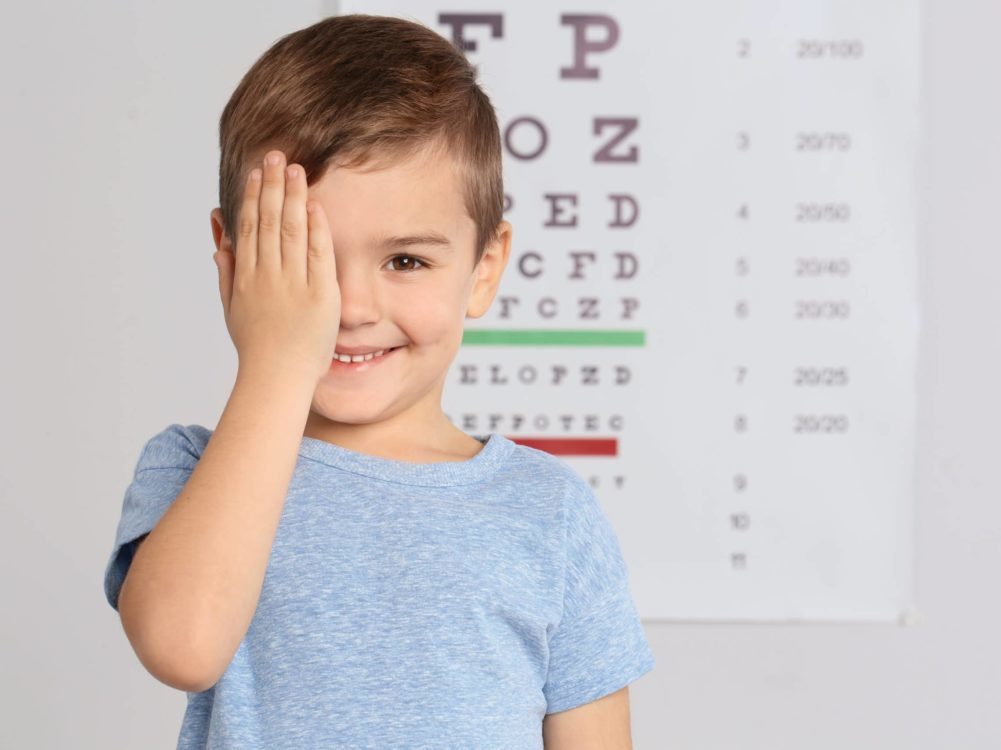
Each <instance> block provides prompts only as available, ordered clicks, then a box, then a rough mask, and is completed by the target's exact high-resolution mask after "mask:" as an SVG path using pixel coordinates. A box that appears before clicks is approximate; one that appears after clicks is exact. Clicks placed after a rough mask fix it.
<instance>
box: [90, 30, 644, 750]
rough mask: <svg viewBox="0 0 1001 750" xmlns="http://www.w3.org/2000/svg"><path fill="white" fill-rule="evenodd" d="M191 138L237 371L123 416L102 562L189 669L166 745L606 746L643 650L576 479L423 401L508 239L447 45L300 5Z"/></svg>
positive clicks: (541, 455) (618, 558)
mask: <svg viewBox="0 0 1001 750" xmlns="http://www.w3.org/2000/svg"><path fill="white" fill-rule="evenodd" d="M220 146H221V150H222V155H221V167H220V203H221V206H220V207H219V208H217V209H215V210H213V211H212V215H211V220H212V233H213V236H214V239H215V243H216V246H217V252H216V254H215V256H214V257H215V259H216V262H217V265H218V268H219V288H220V296H221V298H222V304H223V311H224V314H225V318H226V325H227V329H228V331H229V334H230V336H231V338H232V339H233V342H234V345H235V346H236V349H237V353H238V355H239V356H238V360H239V366H238V371H237V377H236V382H235V385H234V388H233V392H232V394H231V396H230V398H229V401H228V402H227V404H226V407H225V409H224V411H223V413H222V416H221V417H220V419H219V423H218V425H217V427H216V429H215V430H214V431H213V430H208V429H206V428H205V427H202V426H199V425H188V426H182V425H180V424H171V425H170V426H168V427H167V428H166V429H164V430H163V431H162V432H160V433H159V434H157V435H154V436H153V437H152V438H151V439H149V440H148V441H147V443H146V444H145V445H144V447H143V449H142V451H141V453H140V455H139V459H138V463H137V466H136V469H135V474H134V476H133V478H132V482H131V484H130V485H129V487H128V489H127V491H126V493H125V499H124V502H123V506H122V516H121V520H120V522H119V525H118V530H117V533H116V537H115V544H114V549H113V551H112V554H111V558H110V560H109V561H108V564H107V567H106V569H105V577H104V589H105V595H106V597H107V599H108V602H109V603H110V604H111V606H112V607H114V608H115V609H116V610H118V611H119V613H120V615H121V621H122V626H123V628H124V630H125V632H126V635H127V636H128V639H129V642H130V643H131V645H132V647H133V649H134V650H135V652H136V655H137V656H138V658H139V660H140V661H141V662H142V664H143V665H144V666H145V667H146V669H147V670H149V672H150V673H151V674H152V675H153V676H154V677H156V678H157V679H158V680H160V681H161V682H164V683H165V684H167V685H170V686H172V687H175V688H177V689H180V690H185V691H187V693H188V705H187V711H186V713H185V715H184V720H183V724H182V727H181V731H180V737H179V741H178V747H179V748H310V749H312V748H335V747H336V748H360V747H377V748H401V747H405V748H416V747H421V748H450V749H451V748H519V749H522V748H541V747H543V746H544V747H545V748H546V749H547V750H570V749H571V748H572V749H573V750H586V749H587V748H598V747H600V748H628V747H630V746H631V744H630V729H629V704H628V687H627V686H628V684H629V683H630V682H632V681H633V680H635V679H637V678H638V677H640V676H642V675H644V674H646V673H647V672H648V671H650V670H651V669H652V668H653V666H654V659H653V655H652V653H651V651H650V648H649V646H648V644H647V641H646V638H645V636H644V633H643V629H642V626H641V623H640V620H639V617H638V615H637V613H636V609H635V606H634V603H633V600H632V597H631V594H630V590H629V577H628V571H627V569H626V565H625V563H624V560H623V558H622V555H621V552H620V548H619V544H618V540H617V537H616V535H615V532H614V531H613V529H612V528H611V526H610V524H609V522H608V519H607V518H606V516H605V514H604V512H603V510H602V508H601V506H600V505H599V503H598V501H597V498H596V497H595V495H594V494H593V492H592V491H591V488H590V487H589V485H588V484H587V483H586V482H585V481H584V480H583V479H582V478H581V477H580V476H579V475H577V474H576V473H575V472H574V471H573V470H572V469H571V468H570V467H569V465H568V464H566V463H565V462H563V461H562V460H560V459H559V458H557V457H555V456H552V455H550V454H548V453H546V452H544V451H540V450H536V449H533V448H530V447H527V446H522V445H519V444H517V443H515V442H513V441H512V440H509V439H507V438H505V437H503V436H501V435H499V434H497V433H491V434H490V435H488V436H487V437H486V438H484V439H476V438H474V437H472V436H470V435H467V434H466V433H464V432H462V431H461V430H459V429H458V428H456V427H455V426H453V425H452V424H451V423H450V421H449V420H448V418H447V417H446V416H445V414H444V412H443V411H442V408H441V394H442V388H443V385H444V382H445V377H446V374H447V372H448V369H449V366H450V363H451V362H452V360H453V359H454V357H455V355H456V353H457V351H458V348H459V345H460V343H461V340H462V333H463V321H464V320H465V318H467V317H469V318H476V317H480V316H482V315H483V314H484V313H485V312H486V311H487V309H488V308H489V307H490V304H491V302H492V300H493V298H494V295H495V294H496V291H497V287H498V284H499V283H500V279H501V275H502V273H503V271H504V268H505V266H506V264H507V260H508V255H509V252H510V246H511V225H510V224H509V223H508V222H507V221H504V220H503V219H502V218H501V216H502V206H503V186H502V178H501V145H500V133H499V129H498V124H497V120H496V115H495V112H494V109H493V107H492V105H491V103H490V101H489V99H488V98H487V96H486V95H485V94H484V92H483V91H482V90H481V88H480V86H479V85H478V84H477V83H476V81H475V72H474V69H473V68H472V67H471V66H470V65H469V63H468V61H467V60H466V59H465V57H464V56H463V54H462V53H461V52H460V51H458V50H457V49H456V48H455V47H454V46H453V45H452V44H451V43H449V42H448V41H447V40H445V38H444V37H442V36H441V35H439V34H437V33H436V32H434V31H432V30H430V29H427V28H425V27H424V26H421V25H419V24H417V23H413V22H410V21H406V20H402V19H396V18H389V17H378V16H367V15H354V16H339V17H331V18H327V19H325V20H323V21H320V22H319V23H317V24H314V25H313V26H310V27H308V28H306V29H302V30H300V31H298V32H295V33H292V34H289V35H287V36H285V37H283V38H281V39H279V41H278V42H277V43H276V44H275V45H274V46H273V47H272V48H271V49H270V50H268V51H267V52H266V53H265V54H264V55H263V56H262V57H261V58H260V59H259V60H258V61H257V62H256V63H255V64H254V65H253V67H252V68H251V69H250V71H249V72H248V73H247V74H246V75H245V76H244V78H243V80H242V81H241V82H240V84H239V86H238V87H237V89H236V91H235V92H234V94H233V96H232V98H231V99H230V101H229V103H228V104H227V106H226V108H225V110H224V112H223V114H222V119H221V122H220ZM271 157H274V159H273V161H272V159H271ZM411 252H412V253H413V255H411V254H410V253H411ZM335 253H336V261H335ZM347 355H354V356H352V357H350V360H351V361H350V363H348V361H347V359H348V357H347Z"/></svg>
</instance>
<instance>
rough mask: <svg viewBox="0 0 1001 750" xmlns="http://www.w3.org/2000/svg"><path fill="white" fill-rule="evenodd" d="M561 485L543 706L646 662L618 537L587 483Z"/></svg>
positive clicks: (609, 685)
mask: <svg viewBox="0 0 1001 750" xmlns="http://www.w3.org/2000/svg"><path fill="white" fill-rule="evenodd" d="M576 479H577V480H578V481H576V482H575V483H574V487H575V489H574V490H573V491H571V492H568V493H567V497H566V501H565V502H566V505H565V513H564V519H565V532H566V541H565V550H566V552H565V564H566V569H565V570H566V572H565V576H564V579H565V580H564V591H563V613H562V617H561V619H560V621H559V623H558V625H557V626H556V627H555V628H554V629H553V630H552V631H551V632H550V634H549V672H548V676H547V679H546V683H545V685H544V686H543V693H544V694H545V696H546V701H547V703H548V706H547V709H546V713H547V714H551V713H556V712H557V711H566V710H568V709H571V708H575V707H577V706H581V705H583V704H585V703H590V702H591V701H595V700H597V699H599V698H602V697H604V696H606V695H609V694H610V693H614V692H615V691H617V690H620V689H621V688H623V687H625V686H626V685H628V684H629V683H630V682H632V681H634V680H636V679H637V678H639V677H641V676H643V675H644V674H646V673H647V672H649V671H650V670H652V669H653V667H654V664H655V662H654V658H653V652H652V651H651V650H650V644H649V643H648V642H647V639H646V634H645V633H644V631H643V625H642V623H641V621H640V618H639V613H638V612H637V611H636V605H635V603H634V602H633V598H632V594H631V593H630V590H629V571H628V569H627V567H626V563H625V560H624V559H623V557H622V551H621V549H620V548H619V541H618V538H617V536H616V534H615V531H614V530H613V529H612V525H611V523H610V522H609V520H608V518H607V516H606V515H605V513H604V511H603V509H602V508H601V505H600V504H599V502H598V499H597V497H596V496H595V494H594V492H593V491H592V490H591V486H590V485H589V484H588V483H587V482H586V481H585V480H584V479H583V478H581V477H579V476H578V477H577V478H576Z"/></svg>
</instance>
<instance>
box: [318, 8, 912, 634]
mask: <svg viewBox="0 0 1001 750" xmlns="http://www.w3.org/2000/svg"><path fill="white" fill-rule="evenodd" d="M505 5H508V6H509V7H507V8H505V9H503V10H501V9H499V6H497V5H496V4H491V3H484V2H463V3H459V4H457V5H456V4H447V5H443V4H439V3H435V2H422V1H418V2H379V1H377V0H372V1H367V2H341V3H334V4H328V7H327V8H326V9H325V10H326V11H327V12H328V13H329V14H332V13H334V12H339V13H370V14H376V15H393V16H400V17H403V18H409V19H412V20H416V21H419V22H421V23H423V24H425V25H427V26H429V27H431V28H433V29H435V30H437V31H438V32H439V33H441V34H442V35H443V36H444V37H446V38H448V39H450V40H452V41H454V42H455V43H456V44H457V45H458V46H460V48H462V49H463V50H464V51H465V53H466V55H467V57H468V58H469V59H470V61H471V62H472V63H473V64H475V65H476V66H477V69H478V71H479V80H480V83H481V85H482V86H483V88H484V90H485V91H486V93H487V94H488V95H489V96H490V97H491V100H492V101H493V103H494V106H495V108H496V110H497V114H498V119H499V123H500V128H501V134H502V137H503V141H504V178H505V193H506V200H505V218H506V219H508V221H510V222H511V223H512V225H513V228H514V231H513V242H512V249H511V256H510V260H509V262H508V266H507V270H506V271H505V276H504V279H503V281H502V282H501V286H500V289H499V291H498V294H497V297H496V298H495V300H494V303H493V306H492V307H491V309H490V311H489V312H488V313H487V314H486V315H484V316H483V317H482V318H477V319H468V320H467V326H466V334H465V336H464V338H463V345H462V348H461V349H460V351H459V354H458V355H457V357H456V360H455V362H454V363H453V365H452V369H451V370H450V372H449V379H448V381H447V383H446V386H445V395H444V404H443V406H444V409H445V411H446V413H447V414H448V415H449V418H450V419H451V420H452V421H453V422H454V423H455V424H456V425H458V426H459V427H461V428H462V429H463V430H465V431H466V432H468V433H470V434H473V435H478V436H482V435H485V434H487V433H489V432H491V431H495V432H499V433H501V434H503V435H505V436H507V437H509V438H510V439H512V440H514V441H516V442H521V443H524V444H526V445H531V446H533V447H537V448H540V449H542V450H546V451H549V452H551V453H553V454H555V455H558V456H560V458H562V459H563V460H565V461H566V462H567V463H569V464H570V465H571V466H572V467H573V468H574V469H575V470H577V471H578V472H579V473H580V474H581V475H582V476H584V477H585V478H586V479H587V480H588V481H589V482H590V484H591V486H592V488H593V489H594V491H595V493H596V494H597V496H598V497H599V499H600V501H601V504H602V507H603V508H604V509H605V511H606V513H607V515H608V517H609V519H610V520H611V522H612V524H613V526H614V528H615V530H616V533H617V535H618V538H619V541H620V544H621V547H622V550H623V555H624V556H625V558H626V562H627V564H628V566H629V570H630V585H631V589H632V592H633V595H634V597H635V599H636V602H637V606H638V608H639V611H640V614H641V616H642V617H643V618H644V619H645V620H658V619H665V620H688V621H692V620H715V621H734V620H741V621H877V622H878V621H882V622H898V621H905V622H906V619H907V617H908V613H909V612H910V608H911V606H912V592H911V526H912V510H911V502H912V468H913V439H914V422H915V395H916V388H915V367H916V349H917V340H918V333H919V327H920V320H919V312H918V307H917V283H916V272H917V269H916V252H915V227H914V225H915V190H914V178H915V166H914V164H915V154H916V146H917V138H918V136H919V129H918V117H919V110H918V81H919V60H918V50H919V11H918V3H917V1H916V0H913V1H905V0H771V1H766V0H762V1H760V2H738V1H737V0H712V1H710V2H684V3H682V2H668V3H659V4H655V3H644V2H639V1H638V0H631V1H629V2H616V3H599V2H575V3H573V4H570V5H564V4H560V3H556V2H549V1H545V2H535V3H530V4H527V3H526V4H521V5H517V6H514V7H511V6H510V5H509V4H505Z"/></svg>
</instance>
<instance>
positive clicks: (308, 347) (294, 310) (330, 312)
mask: <svg viewBox="0 0 1001 750" xmlns="http://www.w3.org/2000/svg"><path fill="white" fill-rule="evenodd" d="M273 155H276V156H278V163H277V164H270V163H268V157H269V156H273ZM261 166H262V167H263V179H262V178H261V177H260V176H258V177H257V179H255V173H256V174H257V175H260V173H261V169H260V168H256V169H253V170H251V176H250V177H249V178H248V180H247V184H246V189H245V191H244V197H243V204H242V206H241V208H240V216H239V218H238V220H237V237H236V252H235V258H233V257H229V258H226V257H224V256H227V255H230V253H224V252H220V251H217V252H216V256H217V257H216V264H217V265H218V266H219V287H220V294H221V296H222V302H223V308H224V311H225V315H226V328H227V329H228V330H229V335H230V338H232V339H233V343H234V345H235V346H236V351H237V354H238V355H239V368H240V370H241V371H246V370H248V369H261V368H269V369H271V370H274V369H276V368H277V369H279V370H281V371H283V372H284V371H286V370H289V371H292V372H291V373H290V374H298V373H302V374H303V375H304V376H305V377H309V378H311V380H310V382H312V383H315V382H316V381H318V380H319V379H320V378H321V377H322V376H323V375H324V374H325V373H326V372H327V371H328V370H329V369H330V362H331V360H332V359H333V356H334V348H335V345H336V343H337V332H338V329H339V328H340V319H341V294H340V287H338V285H337V268H336V265H335V263H334V250H333V243H332V241H331V237H330V229H329V227H328V226H327V220H326V214H325V213H324V210H323V207H322V206H320V205H319V204H318V203H316V202H315V201H311V202H310V211H309V212H307V210H306V207H307V201H306V189H307V188H306V175H305V172H304V171H303V168H302V166H301V165H298V164H294V165H290V166H291V167H292V168H293V169H295V172H296V173H295V175H294V176H287V175H286V171H285V170H286V165H285V155H284V154H283V153H282V152H281V151H269V152H268V153H267V154H265V157H264V162H263V164H262V165H261Z"/></svg>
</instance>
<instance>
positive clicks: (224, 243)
mask: <svg viewBox="0 0 1001 750" xmlns="http://www.w3.org/2000/svg"><path fill="white" fill-rule="evenodd" d="M209 218H210V220H211V222H212V239H213V241H214V242H215V247H216V250H228V251H230V252H233V243H232V242H231V241H230V239H229V237H228V236H227V235H226V226H225V224H224V223H223V220H222V209H220V208H213V209H212V213H211V214H210V215H209Z"/></svg>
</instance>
